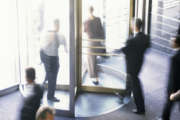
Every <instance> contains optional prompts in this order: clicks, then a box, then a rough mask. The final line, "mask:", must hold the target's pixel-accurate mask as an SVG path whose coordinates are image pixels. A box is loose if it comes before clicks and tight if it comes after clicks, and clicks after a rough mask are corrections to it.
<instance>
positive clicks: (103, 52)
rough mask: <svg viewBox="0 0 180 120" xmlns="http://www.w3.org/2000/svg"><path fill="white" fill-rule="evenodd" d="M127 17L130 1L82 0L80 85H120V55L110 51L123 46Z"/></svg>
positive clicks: (127, 22) (121, 62)
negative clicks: (114, 54) (113, 54)
mask: <svg viewBox="0 0 180 120" xmlns="http://www.w3.org/2000/svg"><path fill="white" fill-rule="evenodd" d="M119 2H120V4H119ZM129 16H130V0H128V1H118V4H117V2H116V0H96V1H95V0H83V1H82V22H83V23H82V26H83V32H82V36H83V37H82V72H83V73H82V78H83V80H82V84H83V85H85V86H94V85H95V86H97V85H98V86H102V87H110V88H117V89H119V88H124V82H122V81H121V80H119V79H120V77H119V75H117V74H122V76H123V77H124V74H123V73H124V72H125V61H124V58H122V57H118V56H112V54H110V52H111V51H113V50H115V49H119V48H121V47H123V46H124V43H125V42H126V40H127V38H128V36H129V19H130V17H129ZM108 56H109V57H108ZM110 56H111V57H110ZM112 71H113V72H112ZM92 81H93V82H92ZM98 83H99V84H98Z"/></svg>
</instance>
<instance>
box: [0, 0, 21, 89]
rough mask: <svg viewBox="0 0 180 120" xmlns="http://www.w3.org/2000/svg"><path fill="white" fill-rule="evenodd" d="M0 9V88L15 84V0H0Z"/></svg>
mask: <svg viewBox="0 0 180 120" xmlns="http://www.w3.org/2000/svg"><path fill="white" fill-rule="evenodd" d="M0 11H1V12H4V11H8V14H4V13H1V16H2V18H3V19H1V22H0V26H1V28H0V32H1V33H3V34H0V41H1V44H0V66H1V68H0V72H1V74H0V77H1V81H0V90H2V89H5V88H8V87H11V86H13V85H17V84H18V81H17V78H16V71H17V70H16V65H17V64H16V63H17V59H16V57H17V56H16V55H17V40H18V36H17V35H18V34H17V9H16V1H15V0H11V1H10V0H9V1H4V0H3V1H1V4H0Z"/></svg>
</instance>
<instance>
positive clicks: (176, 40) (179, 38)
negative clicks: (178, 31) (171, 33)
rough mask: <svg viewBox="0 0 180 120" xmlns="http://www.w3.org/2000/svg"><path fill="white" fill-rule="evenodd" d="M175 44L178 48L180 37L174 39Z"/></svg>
mask: <svg viewBox="0 0 180 120" xmlns="http://www.w3.org/2000/svg"><path fill="white" fill-rule="evenodd" d="M175 43H176V44H177V45H178V46H179V47H180V35H177V36H176V37H175Z"/></svg>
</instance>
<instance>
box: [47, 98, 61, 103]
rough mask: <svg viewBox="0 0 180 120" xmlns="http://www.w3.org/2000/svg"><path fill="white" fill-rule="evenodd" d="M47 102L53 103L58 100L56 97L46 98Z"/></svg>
mask: <svg viewBox="0 0 180 120" xmlns="http://www.w3.org/2000/svg"><path fill="white" fill-rule="evenodd" d="M48 100H50V101H53V102H59V101H60V100H59V99H57V98H56V97H53V98H48Z"/></svg>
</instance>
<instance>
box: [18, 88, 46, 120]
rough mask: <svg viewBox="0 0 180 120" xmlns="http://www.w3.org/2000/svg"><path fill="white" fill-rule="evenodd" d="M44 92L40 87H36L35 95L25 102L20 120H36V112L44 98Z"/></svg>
mask: <svg viewBox="0 0 180 120" xmlns="http://www.w3.org/2000/svg"><path fill="white" fill-rule="evenodd" d="M43 91H44V90H43V88H42V87H41V86H40V85H34V94H32V95H31V96H29V97H28V98H26V99H25V100H24V104H23V107H22V109H21V115H20V120H35V117H36V112H37V110H38V108H39V106H40V104H41V99H42V97H43Z"/></svg>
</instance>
